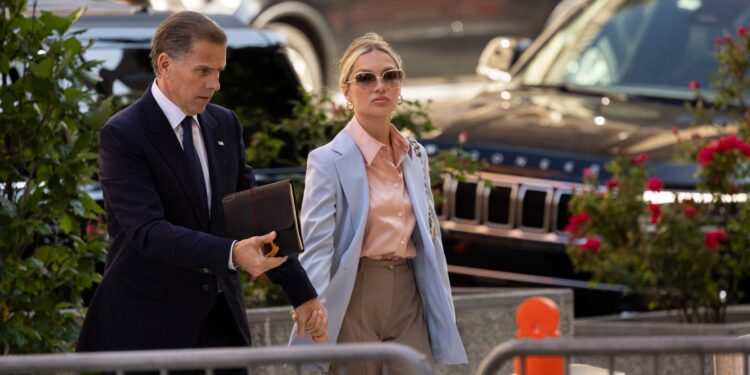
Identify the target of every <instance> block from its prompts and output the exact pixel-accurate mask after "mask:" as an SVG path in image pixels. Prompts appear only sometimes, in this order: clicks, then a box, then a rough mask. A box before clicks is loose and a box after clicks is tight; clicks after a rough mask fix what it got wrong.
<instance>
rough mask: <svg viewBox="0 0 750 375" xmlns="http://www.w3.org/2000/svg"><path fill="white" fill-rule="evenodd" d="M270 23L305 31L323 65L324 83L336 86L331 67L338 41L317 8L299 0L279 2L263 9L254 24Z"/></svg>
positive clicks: (261, 25)
mask: <svg viewBox="0 0 750 375" xmlns="http://www.w3.org/2000/svg"><path fill="white" fill-rule="evenodd" d="M269 23H284V24H287V25H290V26H292V27H294V28H296V29H298V30H300V31H301V32H303V33H304V34H305V35H306V36H307V37H308V38H309V39H310V42H311V43H312V45H313V47H314V48H315V53H316V54H317V56H318V60H319V61H318V62H319V63H320V66H321V67H323V69H322V72H321V73H322V75H323V84H324V85H325V86H330V85H331V84H334V86H335V82H333V77H334V76H335V74H334V72H332V71H331V69H330V67H331V64H332V63H333V62H334V59H335V55H336V41H335V39H334V37H333V31H332V30H331V27H330V26H329V25H328V22H327V21H326V19H325V17H324V16H323V15H322V14H321V13H320V12H319V11H318V10H317V9H315V8H313V7H311V6H309V5H307V4H304V3H301V2H298V1H287V2H283V3H278V4H274V5H272V6H270V7H268V8H267V9H265V10H264V11H262V12H261V13H260V14H259V15H258V17H256V18H255V20H254V21H253V22H252V25H253V26H257V27H263V26H265V25H267V24H269Z"/></svg>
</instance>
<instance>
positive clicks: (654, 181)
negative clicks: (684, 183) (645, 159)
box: [646, 177, 664, 191]
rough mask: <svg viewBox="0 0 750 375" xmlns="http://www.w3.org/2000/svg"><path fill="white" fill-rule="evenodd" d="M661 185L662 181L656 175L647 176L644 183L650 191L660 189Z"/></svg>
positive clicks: (662, 185)
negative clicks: (646, 180)
mask: <svg viewBox="0 0 750 375" xmlns="http://www.w3.org/2000/svg"><path fill="white" fill-rule="evenodd" d="M663 187H664V181H662V180H660V179H658V178H656V177H651V178H649V179H648V183H646V188H647V189H648V190H651V191H661V188H663Z"/></svg>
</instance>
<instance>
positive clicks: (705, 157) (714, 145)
mask: <svg viewBox="0 0 750 375" xmlns="http://www.w3.org/2000/svg"><path fill="white" fill-rule="evenodd" d="M718 148H719V145H718V142H716V141H713V142H711V143H709V144H708V145H707V146H705V147H703V148H702V149H700V151H698V156H697V159H698V163H700V165H701V166H702V167H705V166H707V165H709V164H711V162H712V161H713V160H714V154H715V153H716V151H717V150H718Z"/></svg>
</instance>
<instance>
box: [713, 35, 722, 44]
mask: <svg viewBox="0 0 750 375" xmlns="http://www.w3.org/2000/svg"><path fill="white" fill-rule="evenodd" d="M714 44H715V45H716V46H720V45H722V44H724V38H722V37H720V36H717V37H716V38H714Z"/></svg>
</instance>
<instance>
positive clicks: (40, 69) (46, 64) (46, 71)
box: [31, 57, 55, 79]
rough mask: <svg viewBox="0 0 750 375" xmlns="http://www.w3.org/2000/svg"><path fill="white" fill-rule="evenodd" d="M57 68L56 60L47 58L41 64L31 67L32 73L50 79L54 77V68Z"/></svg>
mask: <svg viewBox="0 0 750 375" xmlns="http://www.w3.org/2000/svg"><path fill="white" fill-rule="evenodd" d="M54 66H55V62H54V60H52V59H51V58H49V57H47V58H45V59H42V61H41V62H39V63H37V64H34V65H32V66H31V71H32V72H33V73H34V74H36V75H37V76H39V77H41V78H45V79H48V78H50V77H51V76H52V68H53V67H54Z"/></svg>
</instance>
